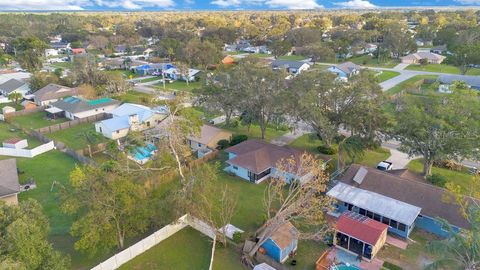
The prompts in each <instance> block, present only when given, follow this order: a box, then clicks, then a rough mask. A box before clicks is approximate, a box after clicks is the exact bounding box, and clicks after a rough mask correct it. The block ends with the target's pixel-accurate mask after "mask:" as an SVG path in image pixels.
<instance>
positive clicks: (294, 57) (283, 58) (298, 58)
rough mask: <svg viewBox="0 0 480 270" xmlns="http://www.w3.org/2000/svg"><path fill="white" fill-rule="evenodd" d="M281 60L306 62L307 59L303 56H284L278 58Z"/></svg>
mask: <svg viewBox="0 0 480 270" xmlns="http://www.w3.org/2000/svg"><path fill="white" fill-rule="evenodd" d="M278 59H279V60H291V61H301V60H305V57H304V56H301V55H294V54H292V55H283V56H279V57H278Z"/></svg>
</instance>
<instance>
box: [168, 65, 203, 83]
mask: <svg viewBox="0 0 480 270" xmlns="http://www.w3.org/2000/svg"><path fill="white" fill-rule="evenodd" d="M163 73H164V76H165V77H167V78H170V79H172V80H182V81H187V80H188V81H189V82H191V81H195V79H196V78H197V77H198V75H199V73H200V70H198V69H193V68H189V69H188V75H187V74H182V73H181V71H180V70H179V69H178V68H176V67H170V68H169V69H167V70H165V71H164V72H163Z"/></svg>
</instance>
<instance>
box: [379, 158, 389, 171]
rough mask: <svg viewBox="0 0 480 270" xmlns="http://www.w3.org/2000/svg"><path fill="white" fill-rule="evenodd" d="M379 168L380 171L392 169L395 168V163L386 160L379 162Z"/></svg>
mask: <svg viewBox="0 0 480 270" xmlns="http://www.w3.org/2000/svg"><path fill="white" fill-rule="evenodd" d="M377 169H379V170H380V171H390V170H392V169H393V163H392V162H389V161H385V160H384V161H381V162H380V163H378V165H377Z"/></svg>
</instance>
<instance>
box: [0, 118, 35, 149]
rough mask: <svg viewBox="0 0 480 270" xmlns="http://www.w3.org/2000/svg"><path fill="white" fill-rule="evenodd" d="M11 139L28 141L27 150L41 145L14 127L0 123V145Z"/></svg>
mask: <svg viewBox="0 0 480 270" xmlns="http://www.w3.org/2000/svg"><path fill="white" fill-rule="evenodd" d="M12 138H22V139H27V140H28V147H27V148H29V149H31V148H35V147H37V146H39V145H41V144H42V143H41V142H40V141H39V140H37V139H36V138H35V137H30V136H28V135H27V134H25V133H23V132H22V131H21V130H18V129H16V128H15V127H14V126H11V125H9V124H8V123H5V122H0V143H2V142H3V141H5V140H8V139H12Z"/></svg>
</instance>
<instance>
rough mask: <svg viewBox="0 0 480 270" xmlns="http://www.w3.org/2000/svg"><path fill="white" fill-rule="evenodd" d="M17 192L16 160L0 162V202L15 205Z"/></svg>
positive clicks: (18, 189) (18, 188)
mask: <svg viewBox="0 0 480 270" xmlns="http://www.w3.org/2000/svg"><path fill="white" fill-rule="evenodd" d="M19 192H20V183H19V182H18V174H17V161H16V159H14V158H12V159H5V160H0V200H2V201H4V202H5V203H6V204H7V205H17V204H18V198H17V194H18V193H19Z"/></svg>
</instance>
